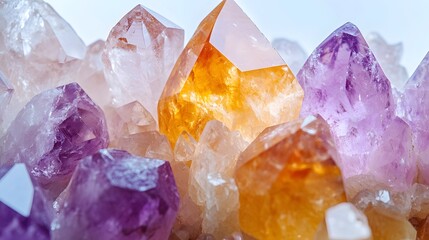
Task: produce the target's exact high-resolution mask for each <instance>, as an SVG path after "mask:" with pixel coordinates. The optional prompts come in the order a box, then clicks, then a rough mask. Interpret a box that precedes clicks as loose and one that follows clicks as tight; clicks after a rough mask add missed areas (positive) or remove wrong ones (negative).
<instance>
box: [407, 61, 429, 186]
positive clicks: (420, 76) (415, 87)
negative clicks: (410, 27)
mask: <svg viewBox="0 0 429 240" xmlns="http://www.w3.org/2000/svg"><path fill="white" fill-rule="evenodd" d="M428 70H429V53H428V54H427V55H426V56H425V58H424V59H423V61H422V62H421V63H420V65H419V66H418V67H417V69H416V71H415V72H414V74H413V75H412V76H411V77H410V79H409V80H408V81H407V83H406V84H405V87H404V98H403V104H404V118H405V119H406V120H407V121H408V122H409V124H410V126H411V127H412V129H413V132H414V137H415V146H414V147H415V152H416V153H417V155H418V163H417V164H418V167H419V174H420V175H419V181H420V182H422V183H425V184H429V155H428V154H429V130H428V128H427V126H428V124H429V115H428V113H429V107H428V104H429V95H428V93H429V71H428Z"/></svg>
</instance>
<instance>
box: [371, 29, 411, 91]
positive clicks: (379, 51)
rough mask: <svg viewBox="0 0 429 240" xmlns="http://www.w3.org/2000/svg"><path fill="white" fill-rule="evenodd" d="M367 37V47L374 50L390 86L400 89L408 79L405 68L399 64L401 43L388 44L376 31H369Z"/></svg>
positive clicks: (401, 50) (401, 49)
mask: <svg viewBox="0 0 429 240" xmlns="http://www.w3.org/2000/svg"><path fill="white" fill-rule="evenodd" d="M367 39H368V45H369V47H370V48H371V50H372V51H373V52H374V55H375V57H376V58H377V60H378V62H379V63H380V65H381V68H382V69H383V71H384V73H385V74H386V76H387V78H388V79H389V80H390V83H391V84H392V86H393V87H395V88H396V89H399V90H402V88H403V87H404V84H405V82H406V81H407V80H408V73H407V69H405V67H404V66H402V65H401V58H402V52H403V45H402V43H396V44H388V43H387V42H386V40H384V38H383V37H381V36H380V34H378V33H370V34H369V35H368V36H367Z"/></svg>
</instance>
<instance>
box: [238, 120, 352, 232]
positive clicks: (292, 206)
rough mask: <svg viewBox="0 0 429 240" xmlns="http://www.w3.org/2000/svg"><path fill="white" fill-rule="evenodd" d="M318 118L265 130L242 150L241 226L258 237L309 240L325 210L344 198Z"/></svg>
mask: <svg viewBox="0 0 429 240" xmlns="http://www.w3.org/2000/svg"><path fill="white" fill-rule="evenodd" d="M330 141H331V140H330V136H329V130H328V127H327V125H326V123H325V122H324V121H323V120H321V119H314V118H312V119H310V118H307V119H306V120H305V121H301V120H299V121H295V122H293V123H287V124H282V125H278V126H273V127H270V128H267V129H266V130H264V132H262V133H261V134H260V135H259V136H258V137H257V138H256V139H255V141H254V142H253V143H251V144H250V146H249V147H248V148H247V149H246V150H245V151H244V152H243V153H242V154H241V156H240V159H239V162H238V166H237V170H236V182H237V185H238V189H239V193H240V194H239V195H240V210H239V216H240V226H241V229H242V230H243V231H244V232H245V233H247V234H249V235H251V236H253V237H255V238H257V239H299V238H302V239H313V238H314V237H315V233H316V230H317V227H318V225H319V224H320V223H321V222H322V220H323V214H324V212H325V210H326V209H328V208H329V207H331V206H334V205H336V204H338V203H340V202H343V201H345V200H346V199H345V194H344V188H343V183H342V178H341V172H340V169H339V168H338V167H337V166H336V164H335V162H334V156H335V151H334V150H333V149H332V148H331V145H330Z"/></svg>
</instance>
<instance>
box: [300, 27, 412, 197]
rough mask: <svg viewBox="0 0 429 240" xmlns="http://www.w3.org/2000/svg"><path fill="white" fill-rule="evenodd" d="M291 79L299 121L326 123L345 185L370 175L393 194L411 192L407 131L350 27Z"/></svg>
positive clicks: (383, 80) (323, 45)
mask: <svg viewBox="0 0 429 240" xmlns="http://www.w3.org/2000/svg"><path fill="white" fill-rule="evenodd" d="M297 78H298V80H299V82H300V84H301V86H302V87H303V89H304V92H305V94H304V102H303V106H302V110H301V115H302V116H306V115H309V114H320V115H321V116H322V117H323V118H324V119H325V120H326V121H327V122H328V124H329V125H330V129H331V132H332V135H333V137H334V141H335V142H336V145H337V148H338V151H339V154H340V162H339V166H340V167H341V170H342V173H343V176H344V177H345V178H346V179H347V178H349V177H352V176H356V175H360V174H370V175H374V176H375V177H376V179H377V180H378V181H380V182H382V183H386V184H388V185H390V186H394V187H397V188H398V190H403V188H406V187H409V186H411V184H412V182H413V181H414V178H415V176H416V167H415V160H414V157H413V155H412V154H410V152H411V150H412V141H411V140H412V139H411V132H410V129H409V126H408V125H407V124H406V123H404V122H403V121H402V120H400V119H398V118H394V114H395V102H394V101H393V97H392V91H391V87H390V83H389V80H388V79H387V78H386V76H385V75H384V73H383V71H382V70H381V67H380V65H379V64H378V63H377V61H376V59H375V57H374V55H373V54H372V52H371V50H370V49H369V47H368V45H367V43H366V42H365V40H364V38H363V37H362V35H361V33H360V32H359V30H358V28H357V27H356V26H354V25H353V24H351V23H347V24H345V25H343V26H342V27H340V28H339V29H337V30H336V31H335V32H334V33H332V34H331V35H330V36H329V37H328V38H327V39H326V40H325V41H324V42H322V43H321V44H320V45H319V46H318V47H317V49H316V50H315V51H314V52H313V53H312V55H311V56H310V57H309V59H308V60H307V62H306V63H305V65H304V67H303V68H302V69H301V71H300V72H299V73H298V76H297ZM386 156H388V157H386Z"/></svg>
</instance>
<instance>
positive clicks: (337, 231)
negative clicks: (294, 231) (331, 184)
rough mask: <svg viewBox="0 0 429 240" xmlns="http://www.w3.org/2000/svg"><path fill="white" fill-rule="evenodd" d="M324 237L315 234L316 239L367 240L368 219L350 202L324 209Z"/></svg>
mask: <svg viewBox="0 0 429 240" xmlns="http://www.w3.org/2000/svg"><path fill="white" fill-rule="evenodd" d="M324 225H325V226H326V238H323V237H320V236H317V237H316V239H317V240H322V239H323V240H369V239H371V229H370V227H369V225H368V220H367V218H366V216H365V214H363V213H362V212H361V211H360V210H359V209H357V208H356V207H355V206H353V204H351V203H340V204H338V205H336V206H333V207H331V208H329V209H328V210H327V211H326V215H325V222H324Z"/></svg>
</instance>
